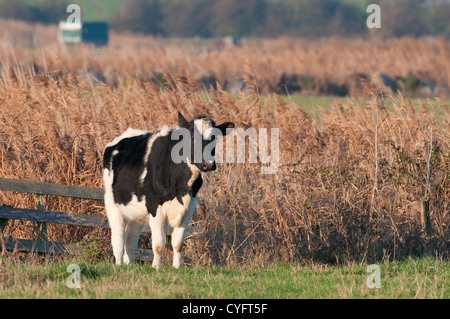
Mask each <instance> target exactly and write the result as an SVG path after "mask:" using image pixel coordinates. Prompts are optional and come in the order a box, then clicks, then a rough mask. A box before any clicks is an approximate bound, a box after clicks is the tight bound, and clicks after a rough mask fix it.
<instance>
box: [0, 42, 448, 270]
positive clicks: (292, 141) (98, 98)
mask: <svg viewBox="0 0 450 319" xmlns="http://www.w3.org/2000/svg"><path fill="white" fill-rule="evenodd" d="M280 41H286V40H280ZM404 41H406V42H401V43H403V44H401V45H408V43H409V42H408V41H413V40H404ZM358 43H359V42H358V41H355V42H348V43H347V44H349V45H354V46H356V45H358ZM439 43H441V42H437V45H438V46H439V45H442V46H447V45H448V43H444V42H442V43H441V44H439ZM288 45H290V44H286V46H288ZM299 45H300V44H299ZM373 45H375V46H377V45H380V43H378V44H377V43H371V44H369V46H373ZM239 50H246V48H245V47H244V48H243V49H239ZM239 50H238V51H239ZM261 50H272V51H273V50H275V51H277V50H276V48H274V47H272V46H271V45H270V44H269V43H265V44H264V45H263V48H262V49H261ZM272 51H271V52H272ZM55 52H58V51H52V49H51V48H50V49H49V51H47V50H42V51H39V50H35V51H23V50H22V49H19V48H17V47H14V46H8V45H7V44H4V45H3V49H2V51H1V52H0V58H1V61H2V62H1V72H0V177H5V178H14V179H23V180H32V181H42V182H49V183H60V184H68V185H80V186H91V187H102V178H101V176H102V173H101V170H102V167H101V163H102V151H103V148H104V146H105V144H106V143H107V142H108V141H110V140H111V139H112V138H114V137H115V136H117V135H118V134H120V133H122V132H123V131H124V130H125V129H126V128H127V127H129V126H131V127H134V128H140V129H148V130H154V129H156V128H158V127H160V126H162V125H163V124H171V125H174V124H176V112H177V111H181V112H182V113H183V114H185V115H186V116H187V117H192V116H194V115H197V114H199V113H202V114H208V115H210V116H211V117H213V118H214V119H215V120H216V121H217V122H220V121H224V120H231V121H234V122H235V123H236V126H237V127H242V128H248V127H253V128H255V129H259V128H279V129H280V152H281V153H280V164H281V166H280V167H279V169H278V171H277V173H276V174H274V175H262V174H260V163H258V164H249V163H245V164H227V163H225V164H221V165H220V166H219V168H218V170H217V171H216V172H214V173H211V174H207V175H206V177H205V179H206V180H205V185H204V187H203V188H202V190H201V191H200V193H199V205H198V210H197V213H196V214H195V215H194V219H193V222H194V223H196V225H197V226H198V227H200V228H201V229H202V232H201V233H200V234H198V235H196V236H195V237H193V239H192V240H190V241H189V243H188V247H187V253H188V254H187V258H188V259H191V260H192V261H191V262H193V263H197V264H209V263H231V262H238V263H245V262H258V263H267V262H271V261H290V260H316V261H322V262H335V261H341V260H361V259H366V260H378V259H381V258H391V259H392V258H403V257H405V256H410V255H420V254H425V253H439V254H443V255H444V256H445V257H447V258H448V251H449V242H450V230H449V224H450V223H449V222H450V220H449V219H450V215H449V204H448V203H449V202H450V200H449V199H450V193H449V189H450V187H449V186H450V185H449V167H448V165H449V162H450V161H449V159H450V158H449V157H450V149H449V133H448V125H449V123H448V112H449V107H448V104H446V103H444V102H442V101H441V100H439V99H436V100H427V101H424V102H423V103H422V104H421V105H420V106H419V109H416V108H414V107H413V106H412V105H411V103H410V102H409V101H408V100H407V99H405V98H403V97H402V96H401V95H400V96H399V97H392V96H391V98H390V101H392V102H390V103H392V105H389V107H386V105H385V100H384V98H383V97H384V96H386V94H389V93H387V92H384V93H383V92H382V91H380V89H377V88H375V87H367V88H366V90H367V94H368V95H369V96H371V97H370V98H367V99H366V100H365V102H363V103H356V102H352V101H350V100H349V101H347V102H345V103H344V102H334V103H333V104H332V110H331V111H329V112H328V111H325V110H323V111H322V115H321V129H319V128H318V125H317V123H316V121H315V120H313V119H311V118H310V117H309V116H308V115H307V114H306V113H305V112H303V111H302V110H301V109H300V108H299V107H298V105H297V104H295V103H294V102H292V101H286V100H285V99H282V98H281V97H279V96H278V95H276V94H273V95H271V96H269V97H268V98H265V99H261V98H260V96H259V87H258V84H259V77H258V74H257V73H258V72H259V71H261V70H262V69H263V67H262V66H257V64H258V62H255V61H257V58H256V57H255V58H254V60H253V58H252V55H249V59H248V61H250V64H251V66H249V64H240V68H242V69H243V70H244V71H245V72H242V71H241V74H242V79H243V81H245V82H246V88H247V89H246V90H245V91H243V90H241V91H239V92H238V95H237V96H236V97H232V96H231V95H230V94H229V93H227V92H226V91H224V90H223V89H222V87H221V86H220V84H219V85H218V87H217V89H214V88H210V90H209V91H208V92H205V91H204V90H202V89H203V88H200V87H199V86H198V84H197V83H196V81H195V79H194V78H193V76H192V75H190V74H192V72H193V71H192V70H191V71H189V70H188V72H183V73H176V72H173V73H172V75H166V76H165V81H163V83H164V85H163V86H160V85H159V84H158V83H156V84H155V83H154V82H152V81H144V80H142V79H141V78H140V77H135V76H130V75H122V74H118V81H117V83H116V86H114V87H111V86H108V85H106V84H104V83H98V82H95V81H92V80H91V79H89V78H86V77H85V76H83V75H82V74H80V73H79V72H76V71H75V70H74V69H73V68H74V66H75V65H76V64H79V63H82V62H81V61H84V63H88V64H89V65H90V66H89V67H87V68H88V69H91V68H92V65H94V66H95V65H96V64H97V63H99V64H100V66H99V69H101V70H103V69H104V66H103V64H102V63H105V64H110V63H111V61H110V59H112V57H108V56H104V57H103V58H104V59H105V61H103V62H101V63H100V62H99V61H100V60H99V59H97V58H96V57H94V56H93V55H94V54H93V53H90V51H87V49H86V51H85V49H81V51H80V52H82V53H83V55H84V56H83V58H82V60H78V58H77V54H67V55H66V54H63V53H62V52H59V53H57V54H56V55H55ZM427 52H428V51H427ZM134 53H135V56H136V60H135V61H139V63H138V64H137V66H136V67H137V68H139V69H141V67H142V65H140V63H145V62H143V61H142V60H141V58H142V57H141V56H140V55H141V54H145V55H147V54H148V52H145V53H143V52H140V51H139V50H136V51H135V52H134ZM247 53H248V52H247ZM278 53H280V54H281V52H278ZM278 53H277V52H272V53H271V54H267V55H265V56H264V59H271V60H272V59H273V60H278V59H279V61H281V60H282V59H287V60H291V61H295V60H296V59H295V58H294V57H293V56H290V57H283V58H280V57H279V55H278ZM180 54H181V53H180ZM221 54H225V53H220V54H218V55H217V60H218V61H220V59H221V57H220V55H221ZM389 54H390V55H391V56H392V55H395V54H396V53H395V52H394V53H392V52H391V53H389ZM161 56H164V54H161ZM231 56H233V55H231ZM209 57H210V58H211V56H209ZM166 58H167V59H170V58H171V57H170V56H167V57H166ZM172 58H173V56H172ZM337 58H338V57H337V56H336V54H334V58H331V57H330V59H337ZM114 59H115V63H114V65H119V66H120V65H122V63H123V64H127V63H131V66H130V68H129V69H128V68H127V70H129V71H127V73H128V74H132V73H133V71H132V70H133V62H130V56H129V55H128V53H120V52H119V56H118V57H117V56H116V57H114ZM148 59H151V58H150V57H149V58H148ZM228 59H229V58H228ZM175 60H176V59H175ZM237 60H239V59H238V58H237ZM43 61H45V63H46V66H45V67H43V66H39V68H38V69H36V68H35V67H34V64H36V63H42V62H43ZM108 61H109V62H108ZM447 62H448V61H447ZM160 63H161V62H160ZM177 63H178V62H177ZM196 63H198V62H195V63H193V64H194V65H196ZM215 63H218V64H217V65H220V63H219V62H216V60H215V61H214V64H215ZM271 63H272V62H271ZM274 63H276V62H274ZM333 63H336V61H335V62H333ZM225 65H226V64H225ZM386 67H388V66H386ZM253 68H256V69H257V70H258V72H256V71H254V70H255V69H253ZM143 69H145V67H144V68H143ZM430 70H431V69H430ZM447 70H448V68H447ZM222 71H223V69H222V68H220V67H219V68H218V69H217V71H216V72H219V73H220V72H222ZM223 72H225V71H223ZM328 72H330V71H328ZM225 73H226V72H225ZM268 76H269V75H268ZM327 76H328V75H327ZM430 76H431V77H435V78H436V79H440V81H449V79H448V78H445V77H446V76H448V75H446V73H445V72H444V71H443V70H442V69H440V70H435V69H433V72H432V73H430ZM262 77H263V78H264V76H262ZM255 79H256V81H258V82H256V81H255ZM447 83H448V82H447ZM381 93H383V94H381ZM435 109H439V110H438V111H437V110H435ZM436 114H444V115H443V116H441V117H440V118H439V117H437V116H436ZM431 132H432V138H431ZM430 141H431V145H430ZM241 147H242V146H241ZM430 150H431V153H430ZM430 154H431V155H430ZM428 166H429V167H430V174H429V175H430V178H429V181H430V182H428V177H427V174H428V172H427V168H428ZM427 190H428V193H427ZM425 194H428V195H429V199H430V211H431V232H430V233H429V234H423V233H422V231H421V226H420V205H421V202H422V200H423V199H424V196H425ZM0 201H1V202H2V203H6V204H8V205H13V206H16V207H35V204H36V203H35V198H34V197H33V196H30V195H23V194H13V193H9V192H0ZM46 204H47V209H49V210H54V211H66V212H72V213H88V214H104V209H103V208H102V207H101V205H99V203H95V202H92V201H83V200H75V199H66V198H64V199H62V198H54V197H51V196H48V197H46ZM36 232H37V230H36V227H34V226H33V225H32V224H31V223H26V222H18V221H15V222H12V221H9V222H8V225H7V227H6V229H5V233H6V234H7V235H10V236H14V237H21V238H31V237H32V236H34V235H35V234H36ZM86 235H88V236H99V237H102V238H103V237H106V238H107V231H100V230H98V229H95V230H92V229H87V228H81V227H75V226H73V227H72V226H67V227H65V226H52V227H49V238H50V240H57V241H67V242H77V241H80V240H82V239H83V237H85V236H86ZM147 240H148V238H147V239H145V238H144V239H143V240H142V241H141V243H140V245H148V241H147Z"/></svg>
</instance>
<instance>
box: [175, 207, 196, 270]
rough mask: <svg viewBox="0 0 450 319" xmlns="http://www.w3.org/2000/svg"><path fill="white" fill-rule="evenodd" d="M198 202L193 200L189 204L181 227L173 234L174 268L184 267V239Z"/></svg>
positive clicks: (176, 228)
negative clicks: (182, 252) (182, 251)
mask: <svg viewBox="0 0 450 319" xmlns="http://www.w3.org/2000/svg"><path fill="white" fill-rule="evenodd" d="M196 203H197V200H195V199H194V200H192V202H191V203H190V204H189V207H188V210H187V212H186V215H184V217H183V220H182V221H181V225H180V227H175V228H174V229H173V232H172V248H173V264H172V265H173V267H175V268H180V267H181V265H182V256H181V249H182V248H183V244H184V238H185V236H186V229H187V227H188V225H189V223H190V222H191V219H192V215H194V212H195V205H196Z"/></svg>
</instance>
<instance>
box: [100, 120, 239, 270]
mask: <svg viewBox="0 0 450 319" xmlns="http://www.w3.org/2000/svg"><path fill="white" fill-rule="evenodd" d="M178 124H179V126H177V127H174V128H171V127H168V126H164V127H162V128H161V129H159V130H157V131H156V132H148V131H141V130H135V129H131V128H129V129H128V130H127V131H125V132H124V133H123V134H122V135H120V136H118V137H116V138H115V139H114V140H113V141H112V142H110V143H108V144H107V145H106V148H105V150H104V153H103V167H104V171H103V181H104V186H105V206H106V214H107V216H108V221H109V225H110V227H111V243H112V247H113V253H114V257H115V259H116V263H117V264H119V265H120V264H122V263H123V262H124V263H126V264H128V263H130V262H132V261H133V255H134V252H135V249H136V245H137V242H138V239H139V236H140V234H141V231H142V228H143V226H144V223H149V224H150V228H151V231H152V248H153V253H154V259H153V264H152V265H153V267H154V268H156V269H159V268H160V267H161V254H162V252H163V250H164V247H165V239H166V237H165V232H164V225H165V223H166V222H167V223H168V224H169V225H170V226H171V227H173V233H172V247H173V251H174V254H173V266H174V267H176V268H179V267H180V266H181V247H182V244H183V242H184V236H185V233H186V228H187V226H188V224H189V222H190V220H191V218H192V215H193V214H194V211H195V206H196V203H197V200H196V195H197V192H198V190H199V189H200V187H201V186H202V177H201V173H200V172H208V171H213V170H215V169H216V163H215V161H214V145H215V137H216V136H217V135H225V134H227V132H228V131H230V130H227V128H230V129H232V128H234V124H233V123H231V122H225V123H223V124H221V125H217V126H216V125H215V123H214V121H213V120H211V119H210V118H208V117H205V116H199V117H196V118H194V120H192V121H191V122H188V121H187V120H186V119H185V118H184V117H183V115H181V113H178ZM213 132H215V133H214V134H213ZM185 133H189V134H188V135H186V134H185ZM174 136H178V138H175V139H174V138H173V137H174ZM181 136H183V140H184V141H183V143H184V144H183V145H184V146H186V142H187V146H188V147H185V148H184V149H182V151H184V152H182V154H181V155H180V152H172V149H173V148H174V146H177V149H179V148H180V147H179V146H180V144H178V143H181V142H180V137H181ZM186 136H187V137H186ZM188 138H189V139H188ZM183 145H182V146H183ZM199 148H200V149H201V150H202V152H203V150H204V149H205V148H208V150H210V151H211V156H209V158H208V159H207V160H205V159H204V157H201V160H194V157H195V158H197V159H198V156H197V155H198V152H197V155H195V154H194V152H195V150H197V151H198V150H199ZM186 150H189V152H186ZM174 155H176V156H174ZM180 156H181V157H182V158H181V160H180V158H175V157H180Z"/></svg>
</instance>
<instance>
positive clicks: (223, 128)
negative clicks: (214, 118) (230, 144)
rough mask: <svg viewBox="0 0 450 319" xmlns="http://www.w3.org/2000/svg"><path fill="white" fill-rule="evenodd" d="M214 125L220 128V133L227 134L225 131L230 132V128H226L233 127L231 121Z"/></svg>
mask: <svg viewBox="0 0 450 319" xmlns="http://www.w3.org/2000/svg"><path fill="white" fill-rule="evenodd" d="M216 127H217V128H218V129H219V130H220V132H222V135H227V133H229V132H231V130H227V128H229V129H233V128H234V123H233V122H225V123H222V124H220V125H217V126H216Z"/></svg>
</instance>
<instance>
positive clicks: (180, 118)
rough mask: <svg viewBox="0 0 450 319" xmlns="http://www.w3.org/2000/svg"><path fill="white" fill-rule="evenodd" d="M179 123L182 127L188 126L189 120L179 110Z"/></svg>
mask: <svg viewBox="0 0 450 319" xmlns="http://www.w3.org/2000/svg"><path fill="white" fill-rule="evenodd" d="M178 125H180V127H187V125H188V121H187V120H186V119H185V118H184V116H183V115H182V114H181V113H180V112H178Z"/></svg>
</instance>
